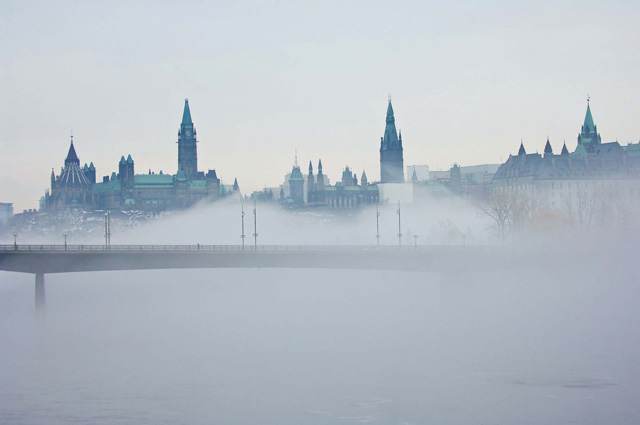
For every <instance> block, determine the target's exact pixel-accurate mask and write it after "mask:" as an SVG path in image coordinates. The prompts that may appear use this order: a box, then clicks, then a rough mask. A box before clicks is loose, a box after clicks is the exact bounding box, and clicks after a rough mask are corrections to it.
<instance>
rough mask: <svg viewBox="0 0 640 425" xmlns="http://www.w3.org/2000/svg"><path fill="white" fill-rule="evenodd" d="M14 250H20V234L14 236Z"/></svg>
mask: <svg viewBox="0 0 640 425" xmlns="http://www.w3.org/2000/svg"><path fill="white" fill-rule="evenodd" d="M13 249H15V250H17V249H18V234H17V233H14V234H13Z"/></svg>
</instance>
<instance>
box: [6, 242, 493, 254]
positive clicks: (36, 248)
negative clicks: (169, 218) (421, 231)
mask: <svg viewBox="0 0 640 425" xmlns="http://www.w3.org/2000/svg"><path fill="white" fill-rule="evenodd" d="M480 248H481V246H479V245H466V246H463V245H417V246H416V245H405V246H402V247H399V246H397V245H381V246H376V245H258V246H257V247H256V246H254V245H245V246H244V247H243V246H242V245H198V244H196V245H110V246H108V247H107V246H105V245H37V244H29V245H21V244H17V245H0V252H20V253H29V252H32V253H42V252H56V253H58V252H60V253H62V252H71V253H79V252H161V251H169V252H193V253H198V252H211V251H222V252H226V251H240V252H242V251H246V252H255V251H264V252H282V251H288V252H294V251H348V252H355V251H399V250H401V251H434V250H438V251H442V250H456V251H458V250H461V249H465V250H478V249H480Z"/></svg>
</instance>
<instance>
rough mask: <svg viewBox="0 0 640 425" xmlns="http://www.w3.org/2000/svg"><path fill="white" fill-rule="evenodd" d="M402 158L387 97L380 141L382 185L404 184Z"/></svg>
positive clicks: (400, 145) (401, 150)
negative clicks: (385, 117)
mask: <svg viewBox="0 0 640 425" xmlns="http://www.w3.org/2000/svg"><path fill="white" fill-rule="evenodd" d="M401 137H402V136H401ZM402 156H403V149H402V139H401V138H399V137H398V131H397V130H396V119H395V116H394V114H393V106H392V105H391V95H389V104H388V105H387V119H386V125H385V128H384V136H383V137H381V140H380V181H381V182H382V183H401V182H404V170H403V168H404V166H403V163H404V161H403V157H402Z"/></svg>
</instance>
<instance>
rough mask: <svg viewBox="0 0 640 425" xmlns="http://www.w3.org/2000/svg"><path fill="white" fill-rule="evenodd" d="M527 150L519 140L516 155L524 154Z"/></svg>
mask: <svg viewBox="0 0 640 425" xmlns="http://www.w3.org/2000/svg"><path fill="white" fill-rule="evenodd" d="M526 154H527V151H525V150H524V143H522V141H520V149H518V155H526Z"/></svg>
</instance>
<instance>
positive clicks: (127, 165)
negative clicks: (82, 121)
mask: <svg viewBox="0 0 640 425" xmlns="http://www.w3.org/2000/svg"><path fill="white" fill-rule="evenodd" d="M134 175H135V174H134V164H133V158H131V155H128V156H127V159H124V155H123V156H122V157H121V158H120V162H119V163H118V178H119V179H120V184H121V185H122V186H123V187H127V188H130V187H133V184H134V183H133V180H134Z"/></svg>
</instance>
